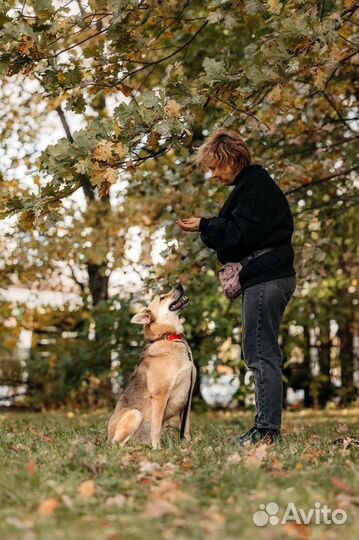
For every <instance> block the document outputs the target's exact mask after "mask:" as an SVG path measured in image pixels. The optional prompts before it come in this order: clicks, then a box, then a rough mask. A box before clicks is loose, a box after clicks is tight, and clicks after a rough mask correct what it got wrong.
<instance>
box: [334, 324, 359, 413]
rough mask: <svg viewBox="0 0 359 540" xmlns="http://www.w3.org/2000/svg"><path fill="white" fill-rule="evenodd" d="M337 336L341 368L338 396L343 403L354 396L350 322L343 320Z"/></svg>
mask: <svg viewBox="0 0 359 540" xmlns="http://www.w3.org/2000/svg"><path fill="white" fill-rule="evenodd" d="M338 337H339V339H340V353H339V360H340V370H341V383H342V384H341V390H340V396H341V400H342V403H343V404H347V403H349V402H350V401H352V400H353V399H355V396H356V388H355V386H354V347H353V338H354V336H353V332H352V328H351V322H350V321H348V320H347V321H345V323H344V324H343V326H340V327H339V330H338Z"/></svg>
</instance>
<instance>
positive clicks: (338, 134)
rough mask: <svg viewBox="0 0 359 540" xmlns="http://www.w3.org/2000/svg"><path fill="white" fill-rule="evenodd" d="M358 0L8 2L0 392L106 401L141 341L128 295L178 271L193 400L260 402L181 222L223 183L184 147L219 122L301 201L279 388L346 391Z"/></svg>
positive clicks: (358, 376) (1, 151)
mask: <svg viewBox="0 0 359 540" xmlns="http://www.w3.org/2000/svg"><path fill="white" fill-rule="evenodd" d="M356 4H357V2H352V1H333V2H330V3H326V2H314V1H309V2H305V3H302V2H294V1H290V2H285V3H284V2H279V1H275V0H271V1H268V2H259V1H256V0H251V1H249V2H244V3H238V2H233V1H232V2H231V1H212V2H206V3H205V4H204V3H203V2H200V1H193V2H189V1H182V2H181V1H170V0H168V1H163V2H142V1H136V2H134V1H130V2H123V1H121V0H109V1H105V0H104V1H101V0H91V1H89V2H87V1H81V2H80V1H70V2H59V1H50V0H32V1H26V2H16V1H7V0H6V1H4V2H2V7H1V8H0V27H1V37H0V51H1V55H0V96H1V112H0V128H1V129H0V131H1V134H0V138H1V145H0V180H1V182H0V204H1V208H0V215H1V218H2V221H1V222H0V246H1V252H2V254H3V256H2V258H1V260H0V280H1V281H0V321H1V324H0V405H1V406H2V407H19V408H28V409H33V410H41V409H43V408H58V407H71V408H73V409H76V408H79V409H80V408H82V407H99V406H101V407H110V406H112V405H113V403H114V401H115V400H116V397H117V396H118V394H119V392H120V391H121V388H122V386H123V384H124V382H125V381H126V380H127V378H128V377H129V375H130V374H131V372H132V371H133V369H134V367H135V365H136V364H137V363H138V361H139V357H140V354H141V351H142V349H143V347H144V341H143V335H142V329H141V328H140V327H138V326H136V325H131V324H130V322H129V321H130V319H131V317H132V315H133V314H134V313H135V311H136V310H138V309H139V308H141V307H143V306H145V305H146V304H147V303H148V302H149V301H150V300H151V298H152V297H153V295H154V294H157V293H159V292H162V291H167V290H169V289H170V288H171V287H172V286H173V285H175V284H176V283H178V282H180V283H182V285H183V286H184V288H185V291H186V295H187V296H189V298H190V304H189V306H188V307H187V308H186V310H185V311H184V312H183V317H184V318H185V334H186V337H187V339H188V341H189V343H190V346H191V348H192V351H193V356H194V360H195V362H196V364H197V366H198V368H199V370H198V372H199V375H200V376H199V378H198V384H197V388H196V399H195V404H196V406H197V407H198V408H202V407H203V408H204V407H214V408H252V407H253V406H254V405H253V403H254V393H253V380H252V376H251V373H250V371H247V370H246V368H245V364H244V359H243V358H242V354H241V346H240V344H241V301H240V299H238V300H236V301H233V302H230V301H228V300H227V299H226V298H225V297H224V296H223V295H222V293H221V291H220V290H219V287H218V283H217V278H216V271H217V270H218V268H219V267H218V262H217V261H216V258H215V255H214V253H213V252H210V250H208V249H207V248H206V247H205V246H204V244H202V243H201V241H200V238H199V235H197V234H189V235H186V234H184V233H181V231H180V229H179V228H178V227H176V225H175V220H176V219H178V218H183V217H189V216H190V215H195V216H198V217H199V216H206V217H211V216H214V215H216V214H217V212H218V209H219V207H220V205H221V203H222V202H223V200H224V198H225V197H226V196H227V195H228V187H227V188H226V187H223V186H218V185H216V184H215V182H213V181H210V180H209V175H208V174H207V173H203V172H202V171H200V170H197V169H195V168H193V166H192V165H191V164H190V162H189V158H190V156H191V154H192V153H193V150H194V148H195V147H196V146H198V145H199V144H201V142H202V141H203V140H204V138H205V137H206V136H207V135H208V134H209V133H210V132H211V131H212V130H213V129H216V128H217V127H220V126H225V127H235V128H237V129H240V131H241V134H242V136H243V138H244V139H245V141H246V142H247V144H248V145H249V147H250V149H251V152H252V161H253V162H254V163H260V164H262V165H263V166H264V167H265V168H266V169H267V170H268V172H269V173H270V174H271V175H272V177H273V178H274V179H275V180H276V181H277V182H278V184H279V186H280V187H281V189H282V190H283V191H284V192H285V193H286V194H287V197H288V200H289V203H290V205H291V208H292V211H293V214H294V219H295V235H294V247H295V251H296V261H295V265H296V270H297V279H298V287H297V290H296V293H295V295H294V297H293V298H292V300H291V302H290V304H289V306H288V308H287V311H286V315H285V320H284V322H283V325H282V332H281V336H280V343H281V346H282V349H283V384H284V386H285V393H284V394H285V403H284V405H285V406H286V407H288V408H292V409H297V408H302V407H318V408H319V407H340V406H346V405H348V404H350V403H354V402H356V401H357V399H358V388H359V321H358V301H359V298H358V279H359V278H358V257H357V250H358V237H359V230H358V186H359V174H358V171H359V165H358V163H359V160H358V157H359V145H358V134H359V121H358V120H359V108H358V97H359V84H358V77H357V73H358V63H359V54H358V50H359V32H358V27H359V20H358V16H357V13H358V10H357V8H358V6H357V5H356Z"/></svg>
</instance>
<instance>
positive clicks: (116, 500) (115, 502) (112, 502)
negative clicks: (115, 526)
mask: <svg viewBox="0 0 359 540" xmlns="http://www.w3.org/2000/svg"><path fill="white" fill-rule="evenodd" d="M125 503H126V497H125V496H124V495H122V494H121V493H119V494H118V495H115V496H114V497H109V498H108V499H106V502H105V508H109V507H111V506H114V507H116V508H122V507H123V505H124V504H125Z"/></svg>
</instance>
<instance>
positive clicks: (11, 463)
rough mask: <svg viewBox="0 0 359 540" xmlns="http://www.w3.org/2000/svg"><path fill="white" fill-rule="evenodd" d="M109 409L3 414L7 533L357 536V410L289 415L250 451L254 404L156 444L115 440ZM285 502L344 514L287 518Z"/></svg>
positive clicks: (58, 536) (5, 536) (2, 502)
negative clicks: (330, 519) (247, 439)
mask: <svg viewBox="0 0 359 540" xmlns="http://www.w3.org/2000/svg"><path fill="white" fill-rule="evenodd" d="M108 416H109V413H108V412H107V411H103V410H102V411H97V412H90V413H88V414H84V413H76V412H72V411H69V412H61V413H60V412H47V413H11V412H5V413H3V414H1V416H0V418H1V421H0V437H1V444H0V538H1V539H2V540H13V539H14V540H15V539H16V540H18V539H19V540H38V539H39V540H62V539H64V540H65V539H66V540H67V539H68V540H73V539H76V540H95V539H96V540H122V539H123V540H125V539H126V540H162V539H164V540H172V539H173V540H174V539H175V540H196V539H211V540H212V539H213V540H217V539H222V540H239V539H240V540H247V539H248V540H249V539H251V540H252V539H256V540H262V539H273V540H274V539H275V540H280V539H281V538H283V539H287V538H294V539H305V540H306V539H313V540H317V539H318V540H319V539H320V540H322V539H323V540H336V539H343V538H345V539H346V540H358V539H359V467H358V458H359V445H358V442H359V439H358V436H359V427H358V420H359V410H358V409H354V408H350V409H342V410H330V411H314V410H305V411H302V412H300V411H298V412H285V413H284V421H283V435H284V440H283V442H282V443H280V444H276V445H272V446H265V445H260V446H257V447H254V448H252V449H240V448H238V447H237V446H236V438H237V436H238V434H239V433H241V432H242V431H243V430H244V429H246V428H248V427H249V426H250V425H251V421H252V418H253V413H251V412H211V413H204V414H198V415H196V414H194V415H193V418H192V424H193V430H192V433H193V439H192V442H191V444H187V443H184V442H182V443H180V442H179V441H178V432H177V430H176V429H175V428H169V429H168V430H167V431H166V432H165V434H164V439H163V445H162V448H161V449H160V450H155V451H153V450H151V449H149V448H142V447H139V446H134V447H125V448H124V449H121V448H119V447H112V446H111V445H110V444H108V443H107V442H106V423H107V420H108ZM268 503H276V504H277V505H278V507H279V510H278V512H277V513H276V514H275V515H274V514H273V516H272V517H275V518H278V519H274V521H275V523H274V524H271V523H268V524H266V525H263V526H257V525H255V524H254V522H253V515H254V513H255V512H258V511H260V510H261V509H262V507H260V505H263V504H266V505H267V504H268ZM288 503H292V508H293V505H294V507H295V509H296V510H297V512H299V509H302V510H303V511H304V512H305V513H308V511H310V509H314V510H315V509H317V510H318V512H320V511H321V510H320V509H322V508H323V507H324V505H327V506H328V507H329V508H330V509H331V511H332V512H334V511H335V510H337V509H341V510H342V511H345V512H346V515H347V519H346V522H345V523H343V524H335V523H327V524H325V523H323V518H321V523H318V524H316V523H315V518H314V517H312V520H311V521H310V522H309V524H307V525H306V524H305V523H302V522H300V523H296V522H295V520H294V518H295V517H296V516H295V514H293V512H292V514H291V516H292V519H291V520H289V521H288V522H287V523H281V520H282V517H283V515H284V513H285V510H286V508H287V505H288ZM315 505H316V506H315ZM269 509H271V510H273V509H276V507H275V506H273V505H271V506H270V507H269ZM317 515H318V513H317ZM343 515H344V514H343V512H342V513H341V514H340V515H339V514H336V516H337V517H338V516H339V517H340V519H341V518H342V516H343ZM256 516H259V518H262V519H263V520H265V519H267V520H268V519H269V516H268V514H263V512H262V513H261V514H256ZM298 516H299V514H298ZM313 516H314V515H313ZM299 520H300V521H301V518H300V516H299ZM278 521H279V523H276V522H278Z"/></svg>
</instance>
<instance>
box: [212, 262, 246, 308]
mask: <svg viewBox="0 0 359 540" xmlns="http://www.w3.org/2000/svg"><path fill="white" fill-rule="evenodd" d="M242 268H243V266H242V265H241V263H239V262H236V263H235V262H233V263H231V262H230V263H227V264H225V265H224V266H222V268H221V269H220V270H219V272H218V279H219V282H220V284H221V286H222V289H223V292H224V294H225V296H226V297H227V298H229V299H230V300H234V299H235V298H237V297H238V296H239V295H240V294H241V291H242V286H241V282H240V280H239V274H240V271H241V270H242Z"/></svg>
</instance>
